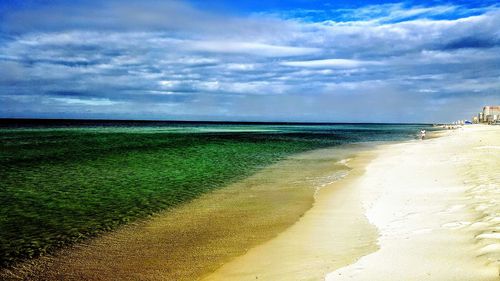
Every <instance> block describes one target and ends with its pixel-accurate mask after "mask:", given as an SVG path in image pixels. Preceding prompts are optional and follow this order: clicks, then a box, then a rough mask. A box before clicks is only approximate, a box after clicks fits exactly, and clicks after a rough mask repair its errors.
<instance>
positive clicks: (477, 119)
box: [472, 116, 479, 124]
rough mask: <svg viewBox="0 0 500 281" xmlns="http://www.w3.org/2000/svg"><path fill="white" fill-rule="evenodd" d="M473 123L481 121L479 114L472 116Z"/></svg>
mask: <svg viewBox="0 0 500 281" xmlns="http://www.w3.org/2000/svg"><path fill="white" fill-rule="evenodd" d="M472 123H474V124H478V123H479V117H478V116H474V117H472Z"/></svg>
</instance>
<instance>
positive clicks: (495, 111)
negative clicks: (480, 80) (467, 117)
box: [482, 106, 500, 123]
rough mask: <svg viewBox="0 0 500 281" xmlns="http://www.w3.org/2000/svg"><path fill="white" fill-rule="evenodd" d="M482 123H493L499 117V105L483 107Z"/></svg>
mask: <svg viewBox="0 0 500 281" xmlns="http://www.w3.org/2000/svg"><path fill="white" fill-rule="evenodd" d="M482 113H483V114H482V115H483V116H482V117H483V118H482V123H493V122H496V121H497V120H499V119H500V106H485V107H483V112H482Z"/></svg>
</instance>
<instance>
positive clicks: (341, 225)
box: [202, 151, 378, 281]
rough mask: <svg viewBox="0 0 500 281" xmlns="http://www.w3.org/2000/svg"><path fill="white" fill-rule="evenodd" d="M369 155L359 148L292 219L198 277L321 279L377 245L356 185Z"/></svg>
mask: <svg viewBox="0 0 500 281" xmlns="http://www.w3.org/2000/svg"><path fill="white" fill-rule="evenodd" d="M374 157H375V154H374V153H372V152H370V151H364V152H358V154H357V156H356V158H354V159H351V160H350V161H348V163H347V165H349V167H351V169H352V170H351V172H350V173H349V175H348V176H346V177H345V178H344V179H342V180H340V181H337V182H334V183H332V184H331V185H329V186H328V188H324V189H322V190H320V191H319V192H318V194H317V196H316V201H315V203H314V206H313V207H312V208H311V209H310V210H309V211H307V212H306V214H305V215H304V216H303V217H302V218H301V219H300V220H299V221H298V222H297V223H295V224H294V225H293V226H292V227H290V228H289V229H287V230H286V231H284V232H282V233H280V234H279V235H278V236H277V237H276V238H274V239H272V240H270V241H268V242H266V243H264V244H261V245H259V246H257V247H255V248H253V249H251V250H250V251H248V253H246V254H245V255H243V256H240V257H238V258H236V259H234V260H232V261H231V262H230V263H227V264H225V265H223V266H222V267H221V268H219V269H218V270H217V271H216V272H214V273H212V274H209V275H208V276H205V278H203V279H202V280H204V281H209V280H210V281H215V280H322V279H323V278H324V276H325V275H326V274H327V273H328V272H330V271H332V270H334V269H336V268H339V267H342V266H345V265H348V264H350V263H352V262H354V261H356V260H357V259H358V258H359V257H361V256H363V255H366V254H368V253H371V252H373V251H375V250H377V249H378V246H377V244H376V238H377V230H376V228H375V227H373V226H372V225H371V224H370V223H369V222H368V220H367V219H366V217H365V216H364V215H363V206H362V205H361V198H360V195H361V192H360V190H359V188H358V187H360V186H361V185H360V183H359V181H360V180H362V175H363V173H364V167H365V166H366V164H367V163H369V162H370V161H371V159H373V158H374Z"/></svg>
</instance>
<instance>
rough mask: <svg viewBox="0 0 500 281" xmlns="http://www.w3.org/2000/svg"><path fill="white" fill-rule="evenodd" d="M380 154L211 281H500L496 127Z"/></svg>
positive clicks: (499, 132) (383, 149)
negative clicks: (271, 237)
mask: <svg viewBox="0 0 500 281" xmlns="http://www.w3.org/2000/svg"><path fill="white" fill-rule="evenodd" d="M375 153H376V158H375V159H374V160H373V161H371V162H370V164H369V165H368V166H367V167H366V169H365V173H364V174H362V175H361V177H359V178H354V179H351V180H349V181H344V182H339V183H338V184H340V185H341V186H339V187H337V188H336V189H331V190H328V189H325V190H323V192H321V193H320V194H319V196H318V199H317V202H316V203H315V205H314V206H313V208H312V209H310V210H309V211H308V212H307V213H306V214H305V216H304V217H303V218H302V219H301V220H299V221H298V222H297V223H296V224H295V225H294V226H292V227H291V228H289V229H288V230H286V231H285V232H283V233H282V234H281V235H279V236H278V237H276V238H275V239H273V240H271V241H269V242H267V243H264V244H262V245H260V246H258V247H256V248H254V249H252V250H250V251H249V252H248V253H247V254H246V255H244V256H241V257H238V258H237V259H234V260H233V261H232V262H231V263H227V264H225V265H224V266H222V267H221V268H220V269H219V270H218V271H216V272H215V273H213V274H211V275H209V276H207V277H206V279H205V280H256V279H258V280H323V279H326V280H332V281H333V280H370V281H376V280H384V281H388V280H399V281H400V280H415V281H416V280H419V281H422V280H436V281H437V280H439V281H446V280H471V281H472V280H474V281H479V280H500V277H499V264H498V262H499V254H500V244H499V243H500V236H499V233H500V232H499V231H500V229H499V228H500V200H499V199H500V198H499V194H500V172H499V171H500V169H499V165H500V127H493V126H469V127H466V128H464V129H459V130H455V131H448V132H447V133H445V134H444V136H443V137H441V138H435V139H430V140H426V141H412V142H407V143H402V144H391V145H384V146H381V147H380V148H379V149H378V151H376V152H375ZM361 167H362V166H361ZM358 170H359V167H358ZM363 214H364V215H365V216H366V218H367V219H368V221H369V223H371V224H372V225H373V226H374V227H376V230H378V239H374V234H375V231H376V230H375V229H373V228H372V227H371V225H369V224H368V225H367V222H366V221H365V220H364V217H365V216H363ZM375 236H377V235H375ZM377 248H379V249H378V250H377ZM367 252H372V253H371V254H368V255H366V256H363V255H365V254H366V253H367ZM356 260H357V261H356ZM348 263H350V265H348V266H345V265H346V264H348ZM342 266H344V267H342ZM335 269H337V270H335ZM327 271H330V273H328V274H327V273H326V272H327ZM325 275H326V277H325Z"/></svg>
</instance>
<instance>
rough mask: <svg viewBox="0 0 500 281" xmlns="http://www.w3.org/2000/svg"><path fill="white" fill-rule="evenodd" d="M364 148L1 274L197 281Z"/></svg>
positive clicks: (274, 227)
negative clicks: (196, 280) (346, 159)
mask: <svg viewBox="0 0 500 281" xmlns="http://www.w3.org/2000/svg"><path fill="white" fill-rule="evenodd" d="M363 146H364V145H354V146H353V145H345V146H340V147H333V148H330V149H319V150H312V151H309V152H305V153H299V154H296V155H294V156H291V157H288V158H287V159H286V160H283V161H280V162H278V163H276V164H273V165H271V166H268V167H266V168H263V170H261V171H259V172H258V173H256V174H255V175H253V176H250V177H249V178H246V179H244V180H242V181H239V182H236V183H234V184H231V185H229V186H227V187H225V188H221V189H218V190H216V191H213V192H211V193H208V194H206V195H203V196H201V197H200V198H198V199H195V200H193V201H192V202H190V203H187V204H184V205H181V206H179V207H178V208H174V209H171V210H167V211H165V212H161V213H159V214H157V215H155V216H153V217H152V218H150V219H146V220H143V221H139V222H136V223H133V224H130V225H126V226H124V227H121V228H120V229H118V230H116V231H113V232H111V233H107V234H105V235H103V236H101V237H97V238H94V239H91V240H87V241H85V242H84V243H81V244H77V245H75V246H73V247H69V248H66V249H62V250H61V251H59V252H58V253H56V254H54V255H52V256H45V257H41V258H38V259H35V260H32V261H28V262H25V263H22V264H20V265H18V266H17V267H16V268H14V270H11V271H4V272H3V275H0V276H3V277H5V278H10V279H11V280H19V279H22V280H54V279H61V278H62V279H65V280H78V279H91V280H115V279H117V278H118V279H121V280H134V279H141V280H161V279H175V280H192V279H196V278H199V277H200V276H201V275H205V274H206V273H209V272H213V271H215V270H216V269H217V268H219V267H220V266H221V265H222V264H225V263H227V262H229V261H230V260H231V259H233V258H235V257H237V256H241V255H244V254H245V253H246V252H247V251H248V250H249V249H251V248H254V247H255V246H257V245H260V244H262V243H265V242H266V241H268V240H270V239H273V238H274V237H275V236H276V235H279V233H281V232H283V231H285V230H286V229H287V228H288V227H290V226H292V225H294V224H295V223H296V222H297V221H298V220H300V218H301V217H302V216H303V215H304V213H306V212H307V210H309V209H310V208H311V206H312V205H313V203H314V200H315V199H314V198H315V196H316V193H317V190H320V191H321V192H323V189H325V190H326V189H328V188H324V187H325V186H327V185H329V184H330V183H331V182H332V181H333V182H336V181H338V179H339V178H342V177H344V176H345V174H346V173H347V172H348V169H349V168H348V167H347V166H346V165H345V161H342V160H343V159H345V158H351V157H352V155H353V154H356V153H357V151H358V150H359V149H360V148H362V147H363ZM353 147H354V148H353ZM349 174H350V172H349ZM322 186H323V187H322ZM16 276H17V277H16Z"/></svg>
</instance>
